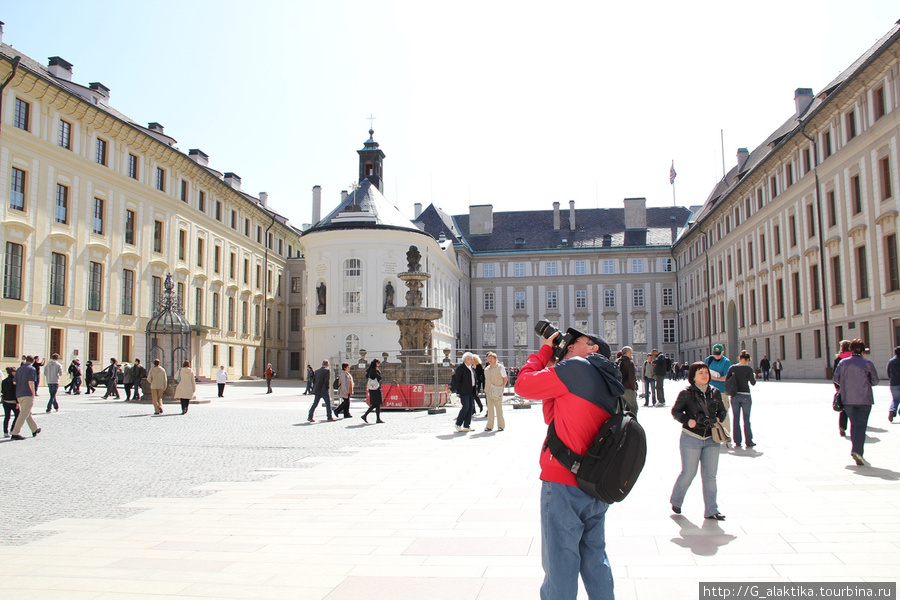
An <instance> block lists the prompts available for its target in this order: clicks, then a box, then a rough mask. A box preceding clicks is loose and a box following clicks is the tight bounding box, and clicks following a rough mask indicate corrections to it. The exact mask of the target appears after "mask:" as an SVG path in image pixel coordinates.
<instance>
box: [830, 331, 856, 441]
mask: <svg viewBox="0 0 900 600" xmlns="http://www.w3.org/2000/svg"><path fill="white" fill-rule="evenodd" d="M840 344H841V345H840V348H841V349H840V351H838V353H837V354H835V355H834V363H833V364H832V365H831V375H832V377H833V376H834V373H835V371H837V368H838V364H839V363H840V362H841V361H842V360H844V359H845V358H850V357H851V356H853V354H852V353H851V352H850V340H841V342H840ZM834 389H835V390H837V386H834ZM838 433H839V434H841V437H844V436H845V435H847V413H845V412H844V411H840V412H838Z"/></svg>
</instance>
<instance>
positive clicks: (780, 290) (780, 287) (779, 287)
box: [775, 279, 784, 319]
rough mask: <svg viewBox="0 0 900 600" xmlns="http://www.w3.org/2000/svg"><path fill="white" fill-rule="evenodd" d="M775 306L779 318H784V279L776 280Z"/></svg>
mask: <svg viewBox="0 0 900 600" xmlns="http://www.w3.org/2000/svg"><path fill="white" fill-rule="evenodd" d="M775 308H776V309H777V310H778V312H777V313H776V315H777V318H778V319H783V318H784V279H776V280H775Z"/></svg>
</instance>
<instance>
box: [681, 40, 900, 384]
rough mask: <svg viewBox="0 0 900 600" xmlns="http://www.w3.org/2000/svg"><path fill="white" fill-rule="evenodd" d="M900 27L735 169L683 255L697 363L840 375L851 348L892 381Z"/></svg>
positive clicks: (689, 346) (899, 282) (898, 274)
mask: <svg viewBox="0 0 900 600" xmlns="http://www.w3.org/2000/svg"><path fill="white" fill-rule="evenodd" d="M898 81H900V27H898V26H896V25H895V26H894V27H893V28H892V29H891V30H890V31H889V32H888V33H887V35H885V36H884V37H883V38H882V39H881V40H879V42H878V43H876V44H875V45H874V46H873V47H872V48H870V49H869V50H868V51H867V52H866V53H865V54H863V55H862V56H861V57H859V58H858V59H857V60H856V61H855V62H854V63H853V64H852V65H850V67H849V68H847V69H846V70H845V71H844V72H843V73H841V74H840V75H838V77H837V78H835V79H834V80H833V81H832V82H830V83H829V84H828V85H826V86H825V88H824V89H823V90H822V91H821V92H819V93H818V94H814V93H813V91H812V90H811V89H808V88H800V89H797V90H796V92H795V97H794V100H795V110H794V114H792V115H791V116H790V117H789V118H788V119H787V121H785V122H784V123H783V124H782V125H781V126H780V127H778V128H777V129H776V130H775V131H774V132H772V133H771V135H769V136H768V137H767V138H766V139H765V141H764V142H763V143H762V144H760V145H759V146H758V147H757V148H755V149H754V150H753V151H752V152H750V151H748V150H747V149H744V148H741V149H739V150H738V151H737V163H736V164H735V166H734V167H732V168H731V170H730V171H729V172H728V174H727V175H726V176H725V177H724V178H723V179H722V180H721V181H720V182H719V184H718V185H717V186H716V187H715V188H714V189H713V191H712V192H711V193H710V195H709V197H708V199H707V200H706V202H705V204H704V205H703V206H702V208H700V209H699V210H698V211H697V213H696V214H695V216H694V217H693V218H692V220H691V223H690V225H689V227H688V228H687V230H686V231H685V232H684V233H683V235H681V236H680V237H679V239H678V240H677V241H676V243H675V244H674V246H673V247H672V254H673V257H674V258H675V264H676V268H677V271H678V293H679V308H680V310H679V331H680V333H681V340H682V342H681V349H682V352H683V357H684V359H686V360H689V361H694V360H699V359H702V358H703V357H704V356H706V355H707V354H708V353H709V349H710V347H711V345H712V344H714V343H716V342H723V343H725V346H726V354H728V355H729V356H730V357H731V358H732V360H734V359H735V358H736V356H737V354H738V353H739V351H740V349H741V348H747V349H748V351H749V352H750V354H751V355H752V356H753V360H754V364H756V363H757V362H758V361H759V360H760V358H762V356H764V355H765V356H768V358H769V359H770V360H773V361H774V360H775V359H779V358H780V359H781V360H782V361H783V364H784V368H785V372H786V375H787V376H789V377H798V378H816V377H826V376H830V370H831V368H830V367H831V364H832V360H833V357H834V354H835V353H836V352H837V348H838V342H839V341H840V340H842V339H853V338H860V339H862V340H863V341H865V342H866V343H867V344H868V346H869V347H870V349H871V353H870V357H871V358H872V359H873V360H874V361H875V364H876V365H878V368H879V371H880V372H884V365H885V363H886V362H887V360H888V359H889V358H890V357H891V356H893V347H894V346H896V345H900V269H898V249H897V237H898V232H900V230H898V219H897V215H898V208H900V187H898V184H900V181H898V160H897V154H898V150H900V148H898V144H900V111H897V110H896V109H897V106H898V98H900V86H898Z"/></svg>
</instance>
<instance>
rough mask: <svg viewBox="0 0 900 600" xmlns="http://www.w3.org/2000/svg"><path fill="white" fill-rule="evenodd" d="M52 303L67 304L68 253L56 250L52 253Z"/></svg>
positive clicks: (57, 304)
mask: <svg viewBox="0 0 900 600" xmlns="http://www.w3.org/2000/svg"><path fill="white" fill-rule="evenodd" d="M50 304H54V305H56V306H65V304H66V255H65V254H58V253H56V252H53V253H52V254H51V255H50Z"/></svg>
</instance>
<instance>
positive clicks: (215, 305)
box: [212, 292, 219, 362]
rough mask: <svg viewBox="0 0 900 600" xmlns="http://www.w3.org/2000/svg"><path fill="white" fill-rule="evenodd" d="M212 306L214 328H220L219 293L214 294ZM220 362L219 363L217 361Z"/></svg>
mask: <svg viewBox="0 0 900 600" xmlns="http://www.w3.org/2000/svg"><path fill="white" fill-rule="evenodd" d="M212 299H213V304H212V326H213V327H215V328H216V329H218V328H219V292H213V297H212ZM215 362H218V361H215Z"/></svg>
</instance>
